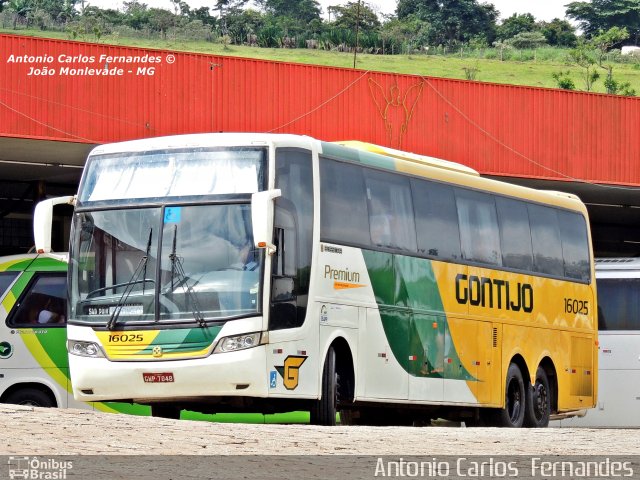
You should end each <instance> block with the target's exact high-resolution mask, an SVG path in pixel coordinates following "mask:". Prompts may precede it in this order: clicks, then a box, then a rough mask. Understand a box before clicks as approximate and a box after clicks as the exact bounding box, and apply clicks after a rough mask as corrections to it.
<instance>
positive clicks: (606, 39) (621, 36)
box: [590, 27, 635, 96]
mask: <svg viewBox="0 0 640 480" xmlns="http://www.w3.org/2000/svg"><path fill="white" fill-rule="evenodd" d="M627 38H629V32H627V29H626V28H619V27H612V28H610V29H609V30H607V31H606V32H602V31H601V32H599V33H598V34H597V35H595V36H594V37H593V38H592V39H591V42H590V43H591V45H592V46H593V47H594V48H595V49H596V51H597V52H598V65H599V66H600V67H601V68H603V69H604V70H605V71H606V72H607V76H606V78H605V80H604V86H605V88H606V89H607V93H610V94H612V95H627V96H632V95H635V91H634V90H633V89H632V88H631V86H630V84H629V82H624V83H620V82H618V81H617V80H615V79H614V78H613V63H611V62H606V57H607V53H608V52H609V50H611V49H612V48H613V47H614V46H616V45H619V44H620V43H622V42H623V41H625V40H626V39H627Z"/></svg>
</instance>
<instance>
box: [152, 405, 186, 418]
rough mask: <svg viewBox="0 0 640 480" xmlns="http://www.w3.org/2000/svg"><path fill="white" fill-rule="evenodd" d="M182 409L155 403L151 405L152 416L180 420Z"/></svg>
mask: <svg viewBox="0 0 640 480" xmlns="http://www.w3.org/2000/svg"><path fill="white" fill-rule="evenodd" d="M180 411H181V410H180V409H179V408H178V407H174V406H173V405H171V404H163V403H154V404H152V405H151V416H152V417H158V418H170V419H172V420H180Z"/></svg>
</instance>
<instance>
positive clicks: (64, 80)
mask: <svg viewBox="0 0 640 480" xmlns="http://www.w3.org/2000/svg"><path fill="white" fill-rule="evenodd" d="M101 55H107V56H125V57H144V56H145V55H146V56H151V57H158V59H159V61H158V62H157V63H149V62H145V61H144V60H143V59H134V61H133V62H132V63H126V61H122V60H116V59H110V61H108V60H107V59H104V58H101ZM24 56H27V57H29V56H32V57H44V58H36V59H30V58H26V59H25V58H24ZM74 56H76V57H77V56H85V57H89V58H85V59H77V58H76V59H73V58H72V61H71V62H70V63H66V62H65V61H64V60H65V59H67V58H69V57H74ZM91 57H93V58H91ZM25 60H26V61H25ZM32 60H33V61H32ZM32 67H33V68H37V69H41V70H42V69H44V68H46V69H47V70H48V71H49V72H51V73H52V75H29V72H30V70H31V68H32ZM65 67H70V68H76V69H84V68H89V69H97V70H100V71H101V72H103V70H104V69H105V67H106V68H108V69H113V68H121V69H122V75H113V76H112V75H95V74H94V75H80V74H78V73H77V72H76V73H75V74H65V72H64V71H61V69H63V68H65ZM144 67H155V72H154V74H153V75H151V74H149V73H148V72H147V74H143V73H142V72H139V69H140V68H144ZM218 131H256V132H277V133H298V134H307V135H311V136H314V137H316V138H320V139H323V140H345V139H357V140H362V141H367V142H373V143H377V144H381V145H386V146H390V147H393V148H399V149H403V150H409V151H413V152H416V153H422V154H426V155H431V156H435V157H439V158H444V159H448V160H453V161H457V162H461V163H463V164H466V165H469V166H471V167H473V168H476V169H478V170H479V171H480V172H482V173H485V174H495V175H503V176H505V175H507V176H521V177H535V178H548V179H559V180H563V179H565V180H572V179H580V180H587V181H590V182H604V183H619V184H628V185H640V99H636V98H624V97H615V96H608V95H595V94H584V93H572V92H565V91H559V90H551V89H540V88H529V87H516V86H509V85H496V84H486V83H479V82H466V81H458V80H446V79H440V78H432V77H419V76H412V75H395V74H387V73H379V72H365V71H362V70H351V69H340V68H330V67H319V66H310V65H298V64H287V63H280V62H267V61H261V60H254V59H242V58H234V57H220V56H212V55H202V54H192V53H178V52H167V51H160V50H147V49H138V48H125V47H116V46H110V45H101V44H88V43H80V42H69V41H59V40H49V39H37V38H30V37H22V36H13V35H0V136H15V137H28V138H43V139H54V140H68V141H82V142H91V143H103V142H112V141H119V140H127V139H134V138H141V137H150V136H158V135H169V134H179V133H192V132H218Z"/></svg>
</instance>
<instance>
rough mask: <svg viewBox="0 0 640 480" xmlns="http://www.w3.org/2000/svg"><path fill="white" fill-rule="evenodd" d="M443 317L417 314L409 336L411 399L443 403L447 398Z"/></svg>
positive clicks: (414, 316)
mask: <svg viewBox="0 0 640 480" xmlns="http://www.w3.org/2000/svg"><path fill="white" fill-rule="evenodd" d="M445 323H446V322H445V319H444V317H440V316H436V315H426V314H419V313H414V314H413V318H412V321H411V329H410V337H409V359H410V361H409V400H416V401H434V402H441V401H442V399H443V395H444V391H443V389H444V336H445V335H444V331H445Z"/></svg>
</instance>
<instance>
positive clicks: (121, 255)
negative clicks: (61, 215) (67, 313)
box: [71, 204, 262, 324]
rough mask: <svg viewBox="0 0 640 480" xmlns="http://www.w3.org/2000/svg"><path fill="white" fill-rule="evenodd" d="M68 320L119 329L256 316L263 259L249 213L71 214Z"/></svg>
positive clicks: (226, 208)
mask: <svg viewBox="0 0 640 480" xmlns="http://www.w3.org/2000/svg"><path fill="white" fill-rule="evenodd" d="M75 222H76V226H75V232H76V235H75V236H76V238H75V241H74V242H73V248H74V249H75V250H76V251H74V259H77V260H75V261H74V262H73V264H72V265H71V275H72V276H73V277H72V278H73V281H72V285H74V286H76V288H75V289H74V290H73V291H72V292H71V308H72V311H73V318H74V319H77V320H80V321H83V322H87V321H89V322H92V323H93V322H96V323H104V322H107V323H109V322H110V321H113V317H114V315H116V316H117V323H118V324H130V323H153V322H157V321H164V322H184V321H192V320H196V321H206V320H222V319H227V318H232V317H238V316H247V315H255V314H257V313H258V306H259V302H258V300H257V299H258V293H259V278H260V272H261V271H262V256H261V255H262V254H261V253H260V252H258V251H257V250H254V247H253V235H252V231H251V206H250V205H249V204H224V205H220V204H214V205H190V206H165V207H155V208H131V209H117V210H101V211H94V212H84V213H78V214H76V218H75Z"/></svg>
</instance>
